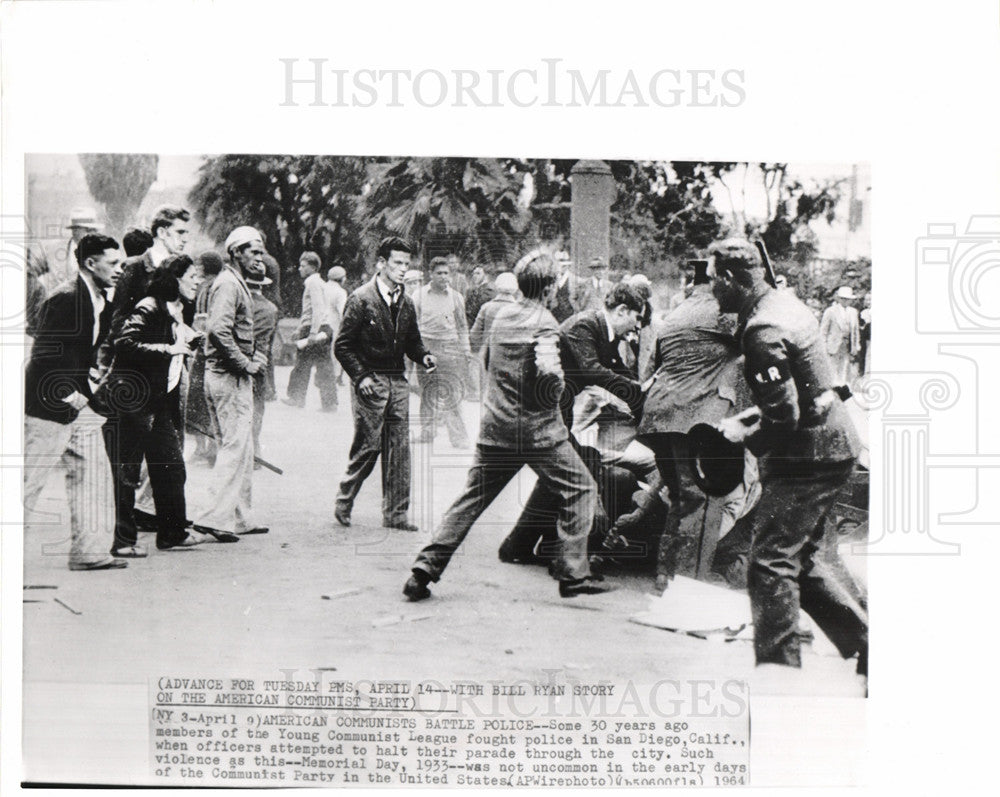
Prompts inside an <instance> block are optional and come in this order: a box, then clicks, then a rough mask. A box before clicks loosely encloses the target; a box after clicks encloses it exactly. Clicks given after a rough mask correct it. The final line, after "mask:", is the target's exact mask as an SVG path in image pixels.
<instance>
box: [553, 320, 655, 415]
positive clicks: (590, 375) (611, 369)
mask: <svg viewBox="0 0 1000 797" xmlns="http://www.w3.org/2000/svg"><path fill="white" fill-rule="evenodd" d="M618 343H619V340H618V337H617V336H616V337H615V339H614V340H610V339H609V338H608V324H607V322H606V321H605V320H604V311H603V310H587V311H585V312H582V313H577V314H576V315H574V316H571V317H570V318H568V319H566V320H565V321H564V322H563V323H562V325H561V326H560V327H559V344H560V345H559V358H560V360H561V361H562V368H563V373H564V375H565V379H566V391H565V392H564V393H563V399H562V400H563V411H564V412H566V411H567V409H569V410H572V406H573V400H574V399H575V398H576V397H577V395H578V394H579V393H580V392H581V391H582V390H583V389H584V388H585V387H589V386H591V385H595V386H597V387H601V388H604V389H605V390H607V391H608V392H609V393H611V394H612V395H614V396H617V397H618V398H620V399H621V400H622V401H624V402H625V403H626V404H628V405H629V407H630V408H631V409H632V413H633V414H634V415H635V416H636V417H639V412H640V410H641V405H642V391H641V390H640V389H639V383H638V382H637V381H636V380H635V379H633V378H632V377H631V374H630V371H629V369H628V367H627V366H626V365H625V363H624V362H622V357H621V351H620V350H619V346H618Z"/></svg>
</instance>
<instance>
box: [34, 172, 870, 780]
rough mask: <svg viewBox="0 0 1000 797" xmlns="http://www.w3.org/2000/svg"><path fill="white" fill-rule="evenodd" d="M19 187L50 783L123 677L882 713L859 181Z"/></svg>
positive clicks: (599, 176) (613, 175)
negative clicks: (325, 682)
mask: <svg viewBox="0 0 1000 797" xmlns="http://www.w3.org/2000/svg"><path fill="white" fill-rule="evenodd" d="M26 175H27V190H28V197H27V203H26V206H27V208H28V210H29V218H31V219H38V222H37V223H36V224H34V225H33V226H36V227H37V226H40V225H41V223H43V222H42V220H44V219H60V222H59V223H58V224H56V225H53V226H54V227H57V228H59V230H60V237H58V238H55V239H54V240H52V241H51V242H44V243H48V244H49V245H48V246H45V245H44V244H43V243H42V242H39V245H37V246H35V245H34V244H33V245H32V248H31V249H30V250H29V251H30V252H31V264H32V271H31V272H30V276H31V279H30V281H29V283H28V296H27V307H28V312H29V316H28V318H29V321H28V326H27V332H28V335H29V336H31V338H32V340H31V344H30V345H31V354H30V356H29V360H28V365H27V370H26V379H25V391H26V393H25V421H24V422H25V453H24V456H25V475H24V485H25V486H24V495H25V522H26V532H25V551H24V568H25V571H24V572H25V589H26V592H25V594H26V595H32V596H37V599H36V602H34V603H32V604H31V605H26V606H25V619H24V672H25V731H26V742H27V743H28V744H29V747H28V748H27V751H28V752H29V754H30V753H32V752H33V751H35V750H37V751H38V758H37V759H33V758H31V757H30V755H29V759H28V761H27V764H28V765H29V771H30V772H33V773H37V774H36V775H35V776H34V778H33V779H37V780H41V781H45V780H47V779H48V777H47V775H46V762H45V755H44V754H43V750H44V748H45V741H46V735H45V732H44V728H45V727H46V725H47V722H44V721H43V718H46V696H45V694H44V689H45V687H44V685H46V684H49V683H52V682H56V683H59V682H64V683H65V682H72V681H75V680H80V679H82V680H84V681H87V682H94V683H107V682H111V681H113V680H114V679H115V678H116V677H120V675H121V674H122V673H123V668H124V669H125V670H127V672H128V674H129V677H130V678H133V679H134V678H138V679H146V678H150V679H155V678H158V677H159V676H163V675H172V674H175V673H188V672H204V673H216V674H227V675H228V674H233V675H235V674H238V673H245V672H252V673H257V672H267V671H268V670H274V669H275V667H276V666H277V667H278V668H279V669H287V670H300V671H301V672H302V673H310V672H314V671H321V670H328V671H331V672H336V675H337V678H338V679H341V678H347V679H350V680H351V681H352V682H357V681H359V680H361V679H363V678H371V677H373V675H374V674H375V673H379V674H382V675H384V676H397V677H398V676H399V675H400V674H402V675H405V676H407V677H408V678H417V679H418V680H419V678H436V679H438V680H440V679H443V678H457V679H469V680H472V681H478V682H487V681H498V680H499V681H503V680H505V679H509V680H510V681H511V682H515V681H518V680H521V679H526V680H528V681H534V680H541V681H546V680H551V681H554V682H555V683H557V684H566V683H571V684H572V683H574V682H576V681H584V682H589V681H600V680H605V681H607V682H608V683H616V684H624V683H626V682H631V683H634V684H648V685H653V684H656V683H657V681H659V680H661V679H662V677H663V674H664V673H670V674H671V675H672V676H673V677H678V676H683V677H696V676H697V677H709V676H710V677H712V678H716V679H719V680H720V682H721V681H722V680H724V679H726V678H732V679H737V678H738V679H740V680H744V681H746V680H749V681H750V683H751V685H752V688H754V689H755V692H758V693H763V694H779V695H780V694H792V695H830V696H837V697H844V698H847V697H853V698H858V699H863V698H864V697H865V696H866V693H867V682H866V676H867V665H868V599H867V575H866V572H865V564H864V562H865V559H864V557H863V556H857V555H856V554H855V553H852V546H853V547H855V548H856V547H857V546H859V545H860V544H862V542H863V541H864V540H865V537H866V531H867V517H868V487H869V479H868V470H869V466H870V462H869V459H868V452H867V437H868V430H867V423H866V413H865V411H864V404H863V402H859V401H857V400H856V399H855V397H854V395H853V391H855V390H858V389H859V385H861V384H862V380H863V376H864V373H865V370H866V367H868V365H867V363H868V362H869V361H870V339H871V335H870V330H871V313H872V310H871V294H870V285H871V259H870V255H869V251H870V248H869V239H868V235H869V227H868V225H869V215H868V214H869V212H870V203H871V192H872V186H871V184H870V178H869V169H868V168H867V166H866V165H865V164H842V165H832V164H831V165H814V164H810V165H802V166H797V165H795V164H787V163H719V162H670V161H617V160H613V161H610V162H609V161H598V160H586V159H576V160H573V159H559V160H556V159H515V158H508V159H501V158H418V157H374V156H372V157H338V156H287V155H221V156H205V157H178V156H171V155H141V154H107V153H106V154H81V155H78V156H70V155H31V156H29V158H28V163H27V167H26ZM63 219H65V220H66V222H67V223H65V224H62V223H61V222H62V220H63ZM376 467H377V468H378V469H379V474H380V476H381V478H379V477H378V476H375V475H374V473H375V470H376ZM57 645H61V646H64V647H70V648H71V649H72V652H73V655H72V656H67V657H58V658H54V657H52V656H51V655H50V652H51V650H52V649H53V648H54V647H55V646H57ZM122 651H127V656H126V658H125V659H124V660H123V656H122ZM623 652H627V653H626V655H624V656H622V653H623ZM274 674H275V675H277V674H278V673H277V671H275V672H274ZM418 676H419V677H418ZM36 745H37V746H36ZM247 769H251V768H250V767H247ZM105 777H106V778H108V779H109V782H114V781H115V780H116V778H115V776H114V773H113V772H110V771H109V772H107V773H106V775H105ZM221 777H222V778H226V777H230V778H233V779H236V778H240V777H245V776H243V775H242V774H241V771H240V770H239V768H238V767H232V768H230V771H229V772H224V773H223V774H222V775H221ZM213 780H218V778H213Z"/></svg>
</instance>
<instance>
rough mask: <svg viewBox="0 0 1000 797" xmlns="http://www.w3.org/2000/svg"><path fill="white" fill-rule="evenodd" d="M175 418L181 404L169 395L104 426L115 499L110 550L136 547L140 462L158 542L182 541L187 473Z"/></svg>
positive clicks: (185, 522) (175, 396)
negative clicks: (148, 488)
mask: <svg viewBox="0 0 1000 797" xmlns="http://www.w3.org/2000/svg"><path fill="white" fill-rule="evenodd" d="M179 417H180V401H179V396H178V392H177V390H174V391H172V392H171V393H170V394H169V395H167V396H166V397H165V398H164V400H163V402H162V404H160V405H158V406H156V407H152V408H150V409H149V410H148V411H144V412H129V413H121V414H120V415H119V416H118V417H116V418H110V419H108V421H106V422H105V424H104V429H103V433H104V445H105V448H106V450H107V453H108V459H109V460H110V461H111V473H112V480H113V485H114V496H115V534H114V543H113V548H124V547H127V546H130V545H135V543H136V540H137V536H138V535H137V533H136V525H135V514H134V511H135V503H136V488H137V487H138V486H139V484H140V470H141V465H142V462H143V459H145V461H146V468H147V472H148V474H149V483H150V485H151V487H152V492H153V504H154V506H155V511H156V524H157V539H158V541H159V542H167V541H170V540H172V539H176V538H182V537H184V535H185V534H186V533H187V532H186V531H185V526H186V524H187V504H186V501H185V497H184V484H185V481H186V478H187V472H186V469H185V467H184V454H183V452H182V450H181V441H180V437H179V435H178V432H177V427H178V425H179V423H178V419H179Z"/></svg>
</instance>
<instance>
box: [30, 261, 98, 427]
mask: <svg viewBox="0 0 1000 797" xmlns="http://www.w3.org/2000/svg"><path fill="white" fill-rule="evenodd" d="M99 322H100V329H99V332H98V336H97V342H96V343H94V304H93V302H92V301H91V299H90V292H89V291H88V289H87V285H86V283H84V281H83V277H80V276H77V277H76V278H75V279H73V280H70V281H68V282H65V283H63V284H62V285H60V286H59V287H58V288H56V289H55V290H54V291H53V292H52V295H51V296H49V298H48V299H46V300H45V302H44V304H43V305H42V308H41V311H40V313H39V320H38V326H37V330H36V332H35V343H34V346H33V347H32V349H31V358H30V359H29V360H28V366H27V369H26V372H25V376H24V412H25V414H26V415H30V416H31V417H33V418H41V419H42V420H46V421H55V422H56V423H62V424H66V423H72V422H73V421H74V420H76V417H77V415H78V414H79V413H78V412H77V410H74V409H73V408H72V407H70V406H69V405H68V404H67V403H66V402H64V401H62V399H64V398H66V397H67V396H69V395H70V394H71V393H73V392H77V393H80V394H81V395H83V396H86V397H87V398H90V396H91V390H90V384H89V372H90V368H91V367H92V366H93V365H95V364H96V356H97V350H98V347H99V346H100V345H101V343H102V342H103V341H104V339H105V338H106V337H107V335H108V329H109V328H110V325H111V304H110V302H106V303H105V305H104V312H103V313H101V317H100V319H99Z"/></svg>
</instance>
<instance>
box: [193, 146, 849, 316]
mask: <svg viewBox="0 0 1000 797" xmlns="http://www.w3.org/2000/svg"><path fill="white" fill-rule="evenodd" d="M575 163H576V160H573V159H516V158H506V159H496V158H410V157H403V158H360V157H331V156H322V157H316V156H273V155H226V156H220V157H214V158H207V159H206V160H205V163H204V164H203V166H202V168H201V171H200V173H199V179H198V183H197V185H196V186H195V187H194V189H193V190H192V191H191V193H190V197H189V199H190V202H191V204H192V207H193V208H194V210H195V215H196V217H197V219H198V220H199V221H200V222H201V223H202V225H203V226H204V227H205V229H206V230H207V231H208V232H209V234H210V235H212V236H214V237H215V238H216V240H219V241H221V240H222V239H223V238H224V237H225V236H226V235H227V234H228V233H229V231H230V230H232V228H233V227H235V226H237V225H239V224H251V225H253V226H256V227H258V228H259V229H260V230H261V231H262V232H264V233H265V234H266V236H267V239H268V250H269V251H270V252H271V253H272V254H273V255H274V256H275V257H277V258H278V260H279V262H280V263H281V265H282V292H283V295H284V297H285V300H286V306H287V307H294V306H296V305H297V304H298V301H299V298H300V285H301V283H300V280H299V277H298V274H297V271H296V267H297V262H298V257H299V255H300V254H301V252H302V251H304V250H306V249H312V250H315V251H317V252H319V253H320V255H321V256H322V258H323V261H324V265H325V266H326V267H329V266H332V265H341V266H343V267H344V268H345V269H346V270H347V272H348V274H349V275H350V276H351V277H352V278H353V279H356V278H357V277H359V276H360V275H361V274H362V273H363V272H364V270H365V266H366V265H367V264H369V263H370V260H371V257H372V256H373V254H374V248H375V246H376V245H377V243H378V240H379V239H380V238H381V237H383V236H385V235H389V234H394V235H401V236H403V237H405V238H408V239H410V240H411V241H413V243H414V244H416V246H417V247H418V250H419V252H418V259H423V260H424V261H425V262H426V261H427V260H429V259H430V258H431V257H433V256H435V255H438V254H446V253H450V252H455V253H456V254H458V255H459V256H460V257H461V258H462V259H463V261H464V262H466V263H479V264H483V265H487V266H490V265H494V266H500V267H504V268H509V267H510V266H511V264H512V263H513V262H514V261H515V260H516V259H517V257H518V256H519V255H520V254H522V253H523V252H524V251H525V250H527V249H528V248H530V247H532V246H535V245H537V244H538V243H551V244H554V245H558V246H568V245H569V236H570V209H571V207H572V178H571V171H572V168H573V166H574V164H575ZM609 165H610V167H611V171H612V176H613V178H614V180H615V183H616V186H617V194H616V199H615V201H614V203H613V205H612V207H611V238H612V241H611V257H612V262H611V265H612V267H613V268H616V269H619V270H621V271H633V272H636V271H641V272H643V273H646V274H647V275H649V276H650V277H652V278H657V277H660V278H662V277H670V276H674V275H675V274H676V273H677V272H676V269H677V266H678V265H679V264H680V262H681V261H683V260H685V259H687V258H690V257H697V256H699V255H703V254H704V252H705V249H706V248H707V247H708V245H709V244H710V243H711V242H712V241H714V240H717V239H719V238H721V237H724V236H726V235H732V234H736V235H747V236H757V235H759V236H761V237H762V238H763V239H764V241H765V242H766V243H767V245H768V248H769V250H770V252H771V254H772V257H773V258H774V260H775V261H776V262H777V263H778V264H779V266H780V267H782V268H783V269H784V270H785V271H787V272H789V274H790V275H791V272H792V271H793V270H795V271H801V270H802V269H803V268H805V267H806V266H807V264H811V263H812V262H813V261H814V260H815V255H816V236H815V235H814V234H813V232H812V231H811V229H810V226H809V225H810V223H811V222H813V221H816V220H823V221H826V222H828V223H829V222H832V221H833V219H834V216H835V212H836V208H837V204H838V202H839V201H840V199H841V181H835V180H830V181H825V182H820V183H817V184H809V185H807V184H805V183H804V182H803V181H801V180H798V179H795V178H794V177H793V176H792V175H790V174H789V170H788V166H787V164H783V163H736V162H694V161H691V162H688V161H674V162H670V161H624V160H619V161H609ZM762 188H763V194H761V189H762ZM720 195H721V196H724V197H726V198H728V200H729V205H730V207H731V210H730V211H729V212H728V213H720V211H719V210H718V208H719V207H720V204H719V202H718V201H717V200H718V199H719V197H720ZM751 197H753V198H756V199H757V200H759V201H758V204H760V205H762V207H763V211H762V212H758V211H757V209H756V208H754V209H752V210H749V209H748V199H750V198H751ZM749 204H750V205H752V204H753V203H749ZM724 206H725V205H724V203H723V205H722V207H724ZM803 274H804V276H802V277H801V279H802V280H803V281H804V282H803V286H802V287H804V288H806V287H808V288H809V290H810V291H811V290H812V289H813V287H814V286H813V283H815V288H816V290H823V289H824V286H825V282H826V281H827V278H826V277H823V278H822V279H821V278H820V276H819V275H818V274H811V272H810V274H811V275H810V274H805V272H803ZM832 278H833V277H830V279H832ZM805 282H809V283H810V284H809V285H808V286H806V285H805Z"/></svg>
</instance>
